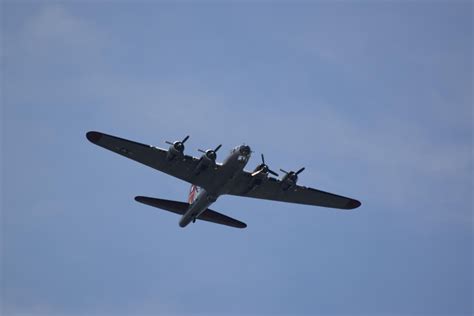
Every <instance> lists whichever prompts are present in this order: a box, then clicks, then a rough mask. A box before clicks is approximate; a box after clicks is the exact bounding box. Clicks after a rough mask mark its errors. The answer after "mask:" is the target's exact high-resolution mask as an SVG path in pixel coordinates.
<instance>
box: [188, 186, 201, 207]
mask: <svg viewBox="0 0 474 316" xmlns="http://www.w3.org/2000/svg"><path fill="white" fill-rule="evenodd" d="M198 191H199V189H198V187H197V186H196V185H194V184H193V185H191V190H189V196H188V203H189V204H192V203H193V202H194V200H195V199H196V197H197V194H198Z"/></svg>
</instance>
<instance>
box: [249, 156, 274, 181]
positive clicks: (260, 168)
mask: <svg viewBox="0 0 474 316" xmlns="http://www.w3.org/2000/svg"><path fill="white" fill-rule="evenodd" d="M261 155H262V163H261V164H259V165H258V166H257V168H255V170H256V171H255V172H254V173H252V177H253V176H256V175H257V174H259V173H261V172H263V173H271V174H272V175H274V176H275V177H278V173H276V172H275V171H273V170H270V168H269V167H268V165H267V164H266V163H265V157H264V156H263V154H261Z"/></svg>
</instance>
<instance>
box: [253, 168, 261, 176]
mask: <svg viewBox="0 0 474 316" xmlns="http://www.w3.org/2000/svg"><path fill="white" fill-rule="evenodd" d="M262 171H263V169H260V170H257V171H255V172H254V173H252V177H255V176H256V175H257V174H259V173H260V172H262Z"/></svg>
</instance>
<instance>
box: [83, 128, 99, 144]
mask: <svg viewBox="0 0 474 316" xmlns="http://www.w3.org/2000/svg"><path fill="white" fill-rule="evenodd" d="M102 135H103V134H102V133H99V132H96V131H90V132H87V134H86V137H87V139H88V140H89V141H90V142H91V143H94V144H96V143H97V142H98V141H99V140H100V139H101V138H102Z"/></svg>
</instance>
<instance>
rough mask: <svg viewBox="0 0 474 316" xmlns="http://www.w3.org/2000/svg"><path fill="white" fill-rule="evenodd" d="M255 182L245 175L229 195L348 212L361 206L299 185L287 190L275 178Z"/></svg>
mask: <svg viewBox="0 0 474 316" xmlns="http://www.w3.org/2000/svg"><path fill="white" fill-rule="evenodd" d="M253 180H254V179H253V178H252V175H251V174H249V173H244V174H243V175H242V176H241V178H240V179H239V180H238V181H236V185H235V186H234V187H233V188H232V189H231V191H230V192H229V194H231V195H238V196H245V197H252V198H257V199H265V200H273V201H280V202H289V203H298V204H306V205H316V206H323V207H331V208H338V209H346V210H349V209H354V208H357V207H359V206H360V205H361V203H360V202H359V201H357V200H355V199H351V198H348V197H345V196H341V195H337V194H333V193H329V192H324V191H321V190H316V189H313V188H308V187H303V186H299V185H296V186H293V187H290V188H285V186H284V185H282V182H281V181H280V180H278V179H274V178H266V179H264V180H263V181H261V183H260V184H258V185H255V181H253Z"/></svg>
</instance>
